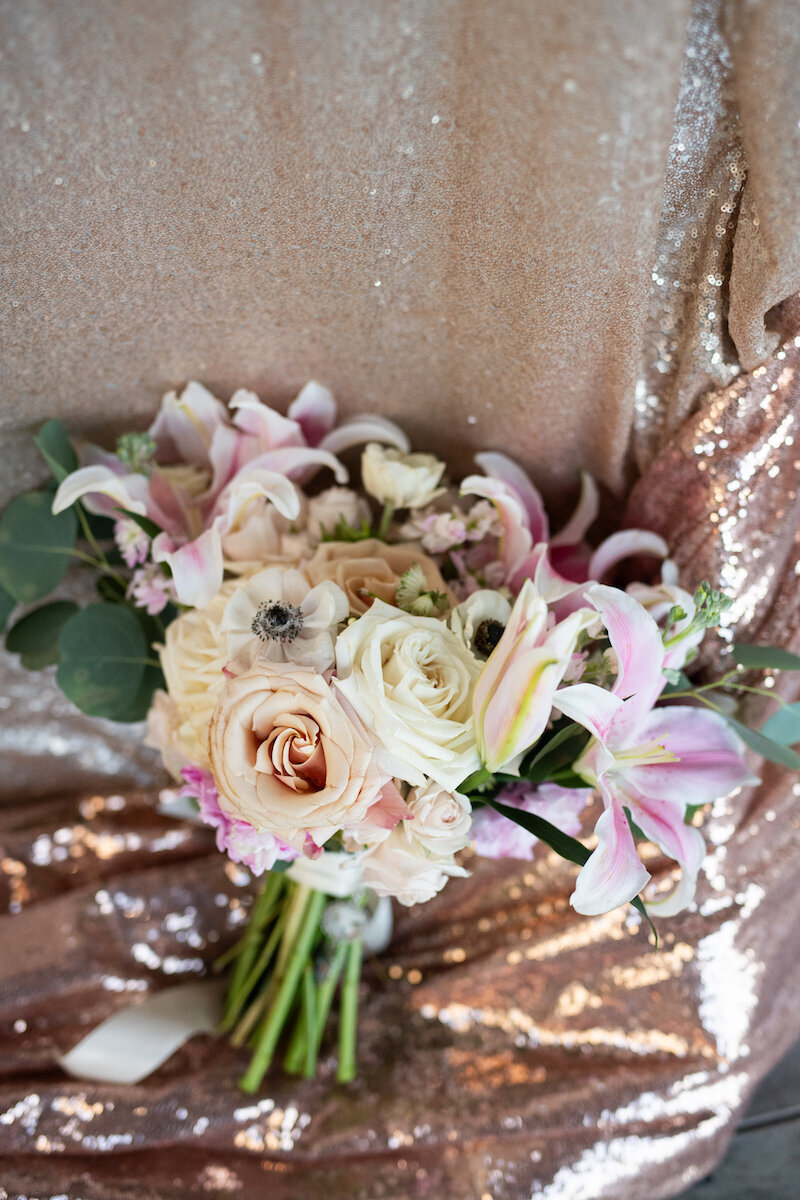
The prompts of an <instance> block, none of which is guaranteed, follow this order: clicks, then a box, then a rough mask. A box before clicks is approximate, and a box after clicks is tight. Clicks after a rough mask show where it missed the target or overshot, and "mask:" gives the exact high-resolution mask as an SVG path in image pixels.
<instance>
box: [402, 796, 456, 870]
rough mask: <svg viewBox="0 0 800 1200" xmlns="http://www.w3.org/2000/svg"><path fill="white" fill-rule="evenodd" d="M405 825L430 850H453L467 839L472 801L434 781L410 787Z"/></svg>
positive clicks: (447, 852) (440, 852) (454, 851)
mask: <svg viewBox="0 0 800 1200" xmlns="http://www.w3.org/2000/svg"><path fill="white" fill-rule="evenodd" d="M406 806H407V808H408V810H409V812H410V813H411V819H410V820H407V821H406V828H407V829H408V831H409V833H413V834H414V836H415V837H416V839H417V841H418V842H420V843H421V844H422V845H423V846H424V847H425V849H426V850H429V851H430V852H431V854H456V853H457V852H458V851H459V850H463V849H464V847H465V846H466V845H467V844H468V843H469V840H470V830H471V828H472V805H471V804H470V802H469V800H468V799H467V797H466V796H460V795H459V794H458V792H448V791H447V789H446V788H442V787H440V786H439V784H438V783H429V784H427V785H426V786H425V787H422V788H412V789H411V791H410V792H409V793H408V795H407V796H406Z"/></svg>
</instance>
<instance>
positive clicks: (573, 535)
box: [550, 471, 600, 546]
mask: <svg viewBox="0 0 800 1200" xmlns="http://www.w3.org/2000/svg"><path fill="white" fill-rule="evenodd" d="M599 511H600V492H599V491H598V488H597V484H596V483H595V481H594V478H593V476H591V475H590V474H589V472H588V471H581V494H580V497H579V499H578V505H577V507H576V509H575V511H574V513H573V514H572V516H571V517H570V519H569V520H568V521H567V523H566V525H565V526H564V528H563V529H559V531H558V533H557V534H556V535H555V537H553V538H551V539H550V545H551V546H577V545H579V544H580V543H581V542H582V541H583V539H584V537H585V536H586V531H587V530H588V529H589V527H590V525H592V524H593V523H594V521H595V520H596V519H597V514H598V513H599Z"/></svg>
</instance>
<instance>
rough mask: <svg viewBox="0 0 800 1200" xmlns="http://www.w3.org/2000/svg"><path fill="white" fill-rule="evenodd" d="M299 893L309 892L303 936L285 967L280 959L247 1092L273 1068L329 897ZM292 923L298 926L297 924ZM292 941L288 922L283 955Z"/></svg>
mask: <svg viewBox="0 0 800 1200" xmlns="http://www.w3.org/2000/svg"><path fill="white" fill-rule="evenodd" d="M297 892H298V895H299V894H301V893H305V896H303V901H304V902H305V901H307V903H304V905H303V908H302V910H301V918H300V922H299V924H300V929H299V933H298V935H297V937H296V938H295V937H292V940H291V946H290V947H289V948H288V949H287V954H286V955H285V956H284V963H283V964H281V960H280V956H279V958H278V966H277V969H276V995H275V998H274V1000H273V1001H272V1004H271V1005H270V1007H269V1011H268V1012H267V1014H266V1018H265V1020H264V1021H263V1023H262V1025H261V1027H260V1029H259V1030H258V1033H257V1035H256V1039H255V1046H256V1050H255V1054H254V1055H253V1059H252V1062H251V1063H250V1066H249V1067H248V1069H247V1071H246V1072H245V1074H244V1076H243V1077H242V1080H241V1087H242V1089H243V1091H245V1092H254V1091H256V1089H257V1088H258V1086H259V1084H260V1083H261V1080H262V1079H263V1078H264V1075H265V1074H266V1072H267V1070H268V1069H269V1066H270V1063H271V1062H272V1056H273V1054H274V1052H275V1046H276V1045H277V1042H278V1038H279V1037H280V1035H281V1031H282V1030H283V1027H284V1025H285V1023H286V1018H287V1016H288V1014H289V1009H290V1008H291V1005H292V1001H293V1000H294V996H295V992H296V991H297V985H298V983H299V982H300V976H301V975H302V973H303V971H304V969H305V965H306V963H307V962H308V959H309V956H310V954H311V950H312V948H313V945H314V942H315V941H316V939H317V935H318V933H319V921H320V917H321V915H322V910H323V908H324V907H325V903H326V900H327V897H326V896H325V894H324V892H311V893H310V899H308V896H309V889H308V888H304V887H302V886H298V888H297ZM293 903H294V901H293ZM298 908H299V905H298ZM291 923H292V925H293V926H295V923H294V922H291ZM288 938H289V922H287V932H286V934H285V935H284V942H283V945H282V946H281V953H283V949H284V946H287V944H288ZM281 966H283V969H281Z"/></svg>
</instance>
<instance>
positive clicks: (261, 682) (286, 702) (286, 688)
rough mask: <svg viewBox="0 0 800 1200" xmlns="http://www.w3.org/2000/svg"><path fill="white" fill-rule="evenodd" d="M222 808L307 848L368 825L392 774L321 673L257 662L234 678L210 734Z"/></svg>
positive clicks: (292, 843)
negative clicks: (309, 841)
mask: <svg viewBox="0 0 800 1200" xmlns="http://www.w3.org/2000/svg"><path fill="white" fill-rule="evenodd" d="M208 742H209V756H210V760H211V769H212V771H213V772H214V777H215V778H216V781H217V786H218V787H219V792H220V806H221V807H222V808H223V810H224V811H225V812H228V813H230V815H231V816H233V817H238V818H239V819H241V820H244V821H248V822H249V823H250V824H251V825H253V826H254V828H256V829H258V830H261V831H263V832H269V833H274V834H277V836H278V837H280V838H282V840H283V841H285V842H288V843H289V844H290V845H293V846H294V847H295V848H296V849H302V847H303V844H304V842H305V837H306V834H310V835H311V838H312V839H313V841H314V842H315V843H316V844H317V845H318V846H321V845H322V844H323V843H324V842H325V841H327V839H328V838H329V837H331V836H332V835H333V834H334V833H335V832H336V831H337V830H339V829H340V828H341V827H342V826H343V825H347V824H350V823H353V822H358V821H361V820H363V819H364V817H365V815H366V812H367V809H368V808H369V807H370V805H371V804H373V803H374V802H375V800H376V799H377V797H378V793H379V792H380V789H381V787H382V786H383V784H384V783H385V782H386V775H385V774H384V773H381V772H380V770H379V769H378V767H377V765H376V763H375V761H374V757H373V747H372V745H371V743H370V741H369V740H368V738H367V736H366V734H365V733H364V731H363V730H362V729H360V728H359V726H358V724H357V721H356V720H355V719H353V718H351V716H350V715H349V714H348V713H347V712H346V710H345V708H344V706H343V704H342V702H341V701H340V698H339V697H338V696H337V695H336V693H335V692H334V691H333V690H332V688H331V687H330V685H329V684H327V683H326V682H325V679H324V678H323V676H322V675H318V674H316V673H315V672H313V671H309V670H304V669H302V668H298V667H295V666H293V665H292V664H290V663H273V662H262V661H257V662H256V663H254V665H253V666H252V667H251V668H250V670H249V671H246V672H245V673H244V674H243V675H239V676H237V677H236V678H235V679H231V680H229V681H228V682H227V683H226V684H225V687H224V688H223V690H222V693H221V694H220V696H219V699H218V701H217V705H216V708H215V709H214V714H213V717H212V719H211V726H210V729H209V738H208Z"/></svg>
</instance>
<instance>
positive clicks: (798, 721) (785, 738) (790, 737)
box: [761, 704, 800, 746]
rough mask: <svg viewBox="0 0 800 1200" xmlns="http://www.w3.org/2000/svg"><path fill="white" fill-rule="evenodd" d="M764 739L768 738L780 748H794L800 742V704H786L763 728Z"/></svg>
mask: <svg viewBox="0 0 800 1200" xmlns="http://www.w3.org/2000/svg"><path fill="white" fill-rule="evenodd" d="M761 735H762V737H768V738H770V739H771V740H772V741H773V742H777V743H778V745H780V746H794V745H795V744H796V743H797V742H800V704H785V705H783V707H782V708H779V709H778V711H777V712H776V713H773V715H772V716H771V717H770V718H769V720H768V721H766V722H765V723H764V724H763V725H762V726H761Z"/></svg>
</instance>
